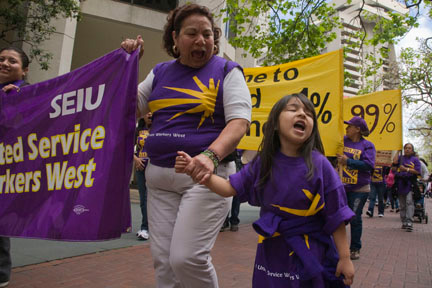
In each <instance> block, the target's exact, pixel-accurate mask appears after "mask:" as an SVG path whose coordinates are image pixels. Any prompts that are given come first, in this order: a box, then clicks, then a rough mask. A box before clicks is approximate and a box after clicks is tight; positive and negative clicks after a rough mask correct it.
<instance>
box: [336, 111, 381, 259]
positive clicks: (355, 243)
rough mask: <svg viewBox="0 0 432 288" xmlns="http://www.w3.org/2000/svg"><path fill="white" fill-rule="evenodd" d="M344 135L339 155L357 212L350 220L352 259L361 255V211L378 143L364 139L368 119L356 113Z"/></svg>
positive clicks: (347, 122) (367, 131) (346, 187)
mask: <svg viewBox="0 0 432 288" xmlns="http://www.w3.org/2000/svg"><path fill="white" fill-rule="evenodd" d="M344 123H345V124H348V126H347V128H346V135H345V137H344V154H343V155H340V154H338V155H337V158H338V162H339V165H342V166H343V175H342V182H343V183H344V187H345V191H346V192H347V196H348V205H349V207H350V208H351V209H352V210H353V211H354V213H355V214H356V217H355V218H354V219H353V220H351V224H350V225H351V244H350V250H351V259H352V260H357V259H359V258H360V249H361V247H362V245H361V236H362V232H363V223H362V217H361V215H362V212H363V207H364V205H365V203H366V200H367V198H368V195H369V192H370V182H371V172H372V171H373V167H374V166H375V154H376V151H375V145H374V144H373V143H372V142H370V141H368V140H366V139H364V138H363V136H368V135H369V128H368V126H367V124H366V121H365V120H364V119H362V118H361V117H358V116H354V117H353V118H351V119H350V120H349V121H344Z"/></svg>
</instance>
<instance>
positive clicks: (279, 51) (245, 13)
mask: <svg viewBox="0 0 432 288" xmlns="http://www.w3.org/2000/svg"><path fill="white" fill-rule="evenodd" d="M222 12H224V13H226V14H225V15H235V16H234V18H235V23H233V21H231V22H230V23H231V25H230V29H231V30H232V31H233V32H234V33H235V35H236V37H234V38H231V39H229V41H230V43H231V44H232V45H233V46H234V47H238V48H243V49H245V50H246V51H248V52H249V53H250V54H251V55H252V56H253V57H255V58H262V60H263V64H264V65H274V64H280V63H286V62H290V61H294V60H298V59H303V58H307V57H311V56H315V55H318V54H319V53H320V50H321V49H322V48H324V47H325V44H326V43H327V42H330V41H332V40H333V39H334V38H335V37H336V35H335V33H332V32H331V30H332V29H333V27H335V25H339V21H338V19H337V18H336V17H331V16H329V15H333V14H334V10H333V9H332V8H331V7H329V6H327V4H326V3H325V2H320V1H309V2H307V1H284V0H272V1H260V0H251V1H250V0H249V1H246V0H242V1H240V2H238V1H236V0H227V8H226V9H224V10H223V11H222ZM228 18H229V17H225V21H227V19H228Z"/></svg>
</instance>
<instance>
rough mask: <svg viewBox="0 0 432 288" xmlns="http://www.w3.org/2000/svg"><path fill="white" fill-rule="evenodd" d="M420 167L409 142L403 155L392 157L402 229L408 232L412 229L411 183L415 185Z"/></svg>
mask: <svg viewBox="0 0 432 288" xmlns="http://www.w3.org/2000/svg"><path fill="white" fill-rule="evenodd" d="M420 167H421V165H420V161H419V159H418V158H417V157H416V156H415V151H414V146H413V145H412V144H411V143H406V144H405V145H404V155H403V156H398V155H396V157H395V158H394V159H393V165H392V170H393V171H395V172H396V175H395V179H396V182H395V184H394V185H397V191H398V198H399V206H400V210H399V211H400V218H401V221H402V229H406V231H408V232H411V231H412V230H413V216H414V200H413V188H414V186H413V185H416V181H417V179H416V178H417V175H419V174H420V169H421V168H420Z"/></svg>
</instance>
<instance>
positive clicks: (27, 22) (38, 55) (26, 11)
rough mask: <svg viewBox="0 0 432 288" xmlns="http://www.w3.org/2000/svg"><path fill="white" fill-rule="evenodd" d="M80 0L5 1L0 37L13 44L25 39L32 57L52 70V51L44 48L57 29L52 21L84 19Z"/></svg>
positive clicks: (3, 40) (44, 67) (1, 7)
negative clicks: (43, 45)
mask: <svg viewBox="0 0 432 288" xmlns="http://www.w3.org/2000/svg"><path fill="white" fill-rule="evenodd" d="M80 17H81V16H80V10H79V3H78V2H76V1H75V0H47V1H41V0H30V1H27V0H2V4H1V5H0V26H1V27H2V30H1V32H0V40H2V42H5V43H7V45H12V44H13V43H15V42H24V43H27V44H28V45H29V46H30V53H29V56H30V59H33V60H36V61H37V62H38V63H39V65H40V67H41V69H43V70H48V68H49V61H50V60H51V59H52V54H51V53H49V52H47V51H45V50H43V49H41V48H40V46H41V44H42V43H43V42H44V41H45V40H48V39H49V38H50V37H51V35H52V34H53V33H55V32H56V31H55V28H54V27H53V26H52V25H51V23H50V21H51V20H53V19H58V18H76V19H78V20H79V19H80Z"/></svg>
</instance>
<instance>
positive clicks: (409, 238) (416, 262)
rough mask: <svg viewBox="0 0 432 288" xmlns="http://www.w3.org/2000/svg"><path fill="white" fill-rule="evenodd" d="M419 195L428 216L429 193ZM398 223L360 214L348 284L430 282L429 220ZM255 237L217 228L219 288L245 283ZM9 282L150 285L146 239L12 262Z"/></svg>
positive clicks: (244, 228) (241, 287) (394, 286)
mask: <svg viewBox="0 0 432 288" xmlns="http://www.w3.org/2000/svg"><path fill="white" fill-rule="evenodd" d="M425 200H426V208H427V211H428V213H429V215H430V216H431V217H432V212H431V211H432V209H430V208H432V199H425ZM240 214H241V212H240ZM400 226H401V223H400V220H399V215H398V214H397V213H394V212H389V209H387V210H386V214H385V216H384V217H383V218H378V217H374V218H369V217H367V216H365V215H364V216H363V236H362V239H363V249H362V251H361V258H360V260H356V261H354V266H355V268H356V275H355V279H354V285H353V286H352V287H354V288H355V287H367V288H369V287H377V288H378V287H391V288H398V287H401V288H402V287H404V288H409V287H417V288H423V287H424V288H426V287H428V288H429V287H432V253H431V252H432V224H431V223H429V224H425V223H424V222H423V223H421V224H420V223H418V222H416V223H415V224H414V231H413V232H411V233H410V232H406V231H405V230H402V229H400ZM347 228H348V229H347V230H348V231H349V226H348V227H347ZM256 242H257V235H256V234H255V232H254V231H253V229H252V227H251V225H250V224H249V223H248V224H242V225H240V230H239V231H238V232H230V231H227V232H223V233H220V234H219V236H218V239H217V241H216V244H215V247H214V248H213V250H212V257H213V263H214V265H215V267H216V270H217V273H218V277H219V285H220V287H221V288H226V287H236V288H249V287H251V279H252V269H253V264H254V257H255V248H256ZM9 287H10V288H16V287H20V288H30V287H38V288H39V287H45V288H50V287H56V288H57V287H65V288H73V287H77V288H78V287H95V288H97V287H104V288H110V287H113V288H123V287H125V288H126V287H142V288H152V287H155V280H154V271H153V267H152V260H151V255H150V249H149V244H148V242H143V244H141V245H138V246H132V247H126V248H119V249H113V250H109V251H103V252H98V253H92V254H87V255H83V256H76V257H70V258H66V259H61V260H54V261H50V262H45V263H40V264H34V265H28V266H22V267H16V268H14V269H13V271H12V279H11V283H10V285H9ZM263 288H265V287H263Z"/></svg>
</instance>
